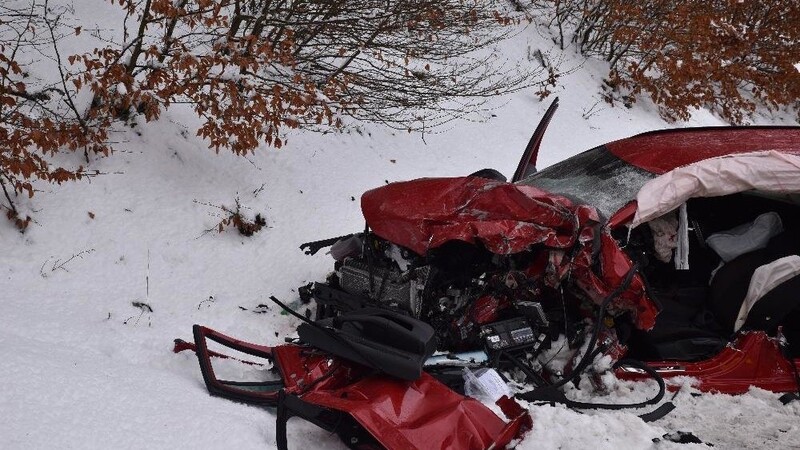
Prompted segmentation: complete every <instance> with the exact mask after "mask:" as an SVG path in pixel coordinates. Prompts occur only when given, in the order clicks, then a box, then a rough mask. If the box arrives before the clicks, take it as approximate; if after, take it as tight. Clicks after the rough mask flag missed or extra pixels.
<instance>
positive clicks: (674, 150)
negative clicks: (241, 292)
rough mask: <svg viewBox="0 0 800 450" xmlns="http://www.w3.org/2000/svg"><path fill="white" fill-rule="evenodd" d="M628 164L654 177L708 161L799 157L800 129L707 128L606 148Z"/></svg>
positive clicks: (640, 138)
mask: <svg viewBox="0 0 800 450" xmlns="http://www.w3.org/2000/svg"><path fill="white" fill-rule="evenodd" d="M605 146H606V148H608V149H609V151H610V152H611V153H613V154H614V155H615V156H617V157H618V158H620V159H622V160H624V161H625V162H627V163H629V164H631V165H634V166H636V167H639V168H642V169H644V170H647V171H648V172H652V173H655V174H659V175H660V174H662V173H665V172H669V171H670V170H672V169H675V168H677V167H681V166H685V165H687V164H692V163H695V162H697V161H702V160H704V159H708V158H714V157H717V156H725V155H730V154H735V153H747V152H758V151H767V150H778V151H781V152H784V153H791V154H795V155H800V127H796V126H792V127H790V126H785V127H783V126H752V127H704V128H679V129H671V130H659V131H650V132H647V133H642V134H639V135H636V136H633V137H629V138H625V139H620V140H618V141H614V142H610V143H608V144H606V145H605Z"/></svg>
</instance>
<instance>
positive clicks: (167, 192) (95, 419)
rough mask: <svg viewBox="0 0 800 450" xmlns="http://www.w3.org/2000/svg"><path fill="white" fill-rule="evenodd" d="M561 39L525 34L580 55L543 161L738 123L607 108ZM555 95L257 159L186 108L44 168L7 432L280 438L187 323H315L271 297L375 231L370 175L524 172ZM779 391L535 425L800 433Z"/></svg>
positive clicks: (14, 287)
mask: <svg viewBox="0 0 800 450" xmlns="http://www.w3.org/2000/svg"><path fill="white" fill-rule="evenodd" d="M549 42H550V41H549V40H548V39H547V38H546V37H543V36H540V34H539V32H538V31H536V30H535V29H534V28H529V29H527V30H526V31H525V32H523V33H522V34H521V35H520V36H518V37H517V38H516V40H515V41H514V42H512V43H509V44H508V48H507V50H509V49H512V48H513V49H516V50H517V53H519V54H520V55H522V54H524V53H525V52H524V51H519V49H526V48H527V47H528V46H530V47H532V48H543V49H545V50H548V49H549V51H551V52H553V53H552V55H551V56H553V57H559V58H563V62H562V63H561V64H562V68H563V69H567V68H571V67H575V68H576V70H574V71H573V72H571V73H570V74H568V75H565V76H564V77H562V78H561V79H560V84H559V87H558V88H556V89H555V91H556V92H555V95H557V96H559V97H560V100H561V107H560V109H559V111H558V113H557V114H556V116H555V118H554V120H553V122H552V124H551V127H550V130H549V132H548V134H547V135H546V136H545V139H544V143H543V146H542V153H541V156H540V167H542V166H546V165H549V164H552V163H554V162H556V161H559V160H561V159H563V158H566V157H568V156H571V155H573V154H575V153H578V152H579V151H582V150H585V149H588V148H591V147H593V146H595V145H597V144H601V143H603V142H608V141H611V140H614V139H617V138H622V137H625V136H629V135H633V134H636V133H639V132H642V131H646V130H651V129H657V128H665V127H671V126H697V125H718V124H721V122H720V121H719V120H717V119H716V118H714V117H713V116H712V115H711V114H710V113H708V112H705V111H698V112H697V113H696V114H695V115H694V117H693V118H692V120H691V121H690V122H688V123H680V124H667V123H665V122H663V121H662V120H661V119H660V118H659V117H658V115H657V114H656V113H655V109H654V108H653V107H651V106H648V104H647V103H646V102H643V103H642V104H637V105H636V107H635V108H634V109H630V110H628V109H624V108H608V107H606V106H605V105H604V104H602V102H600V103H598V99H599V95H598V88H599V83H600V80H601V78H602V76H603V74H604V71H603V66H602V64H599V63H591V62H590V63H584V64H583V65H582V66H579V63H578V61H579V60H578V58H576V57H575V56H574V55H573V54H572V53H571V51H569V50H568V51H567V52H566V53H563V54H561V53H558V52H556V50H554V49H552V48H551V46H550V44H549ZM509 53H510V54H513V53H514V52H512V51H510V50H509ZM548 104H549V99H548V100H545V101H544V102H539V101H538V100H537V99H536V98H535V96H534V95H533V92H532V90H529V91H526V92H520V93H519V94H517V95H514V96H512V97H509V98H502V99H497V101H495V103H494V106H495V109H493V110H492V111H490V112H487V113H484V114H482V115H475V116H474V117H473V118H472V120H471V121H466V120H465V121H459V122H454V123H451V124H450V125H448V126H447V127H446V128H443V129H439V130H434V132H432V133H428V134H426V135H425V136H424V140H423V136H420V135H419V134H407V133H403V132H395V131H391V130H386V129H381V128H379V127H374V126H361V127H359V128H358V131H356V130H350V131H349V132H345V133H341V134H325V135H323V134H307V133H293V134H292V135H290V136H289V140H288V143H287V145H286V146H285V147H284V148H283V149H281V150H275V149H271V148H263V149H260V150H259V151H257V152H256V154H255V155H252V156H248V157H247V158H242V157H236V156H234V155H232V154H228V153H226V152H224V151H223V152H222V153H220V154H219V155H217V154H215V153H214V152H213V151H212V150H209V149H207V148H206V144H204V143H203V142H202V141H200V140H199V139H197V138H196V137H194V128H193V124H194V122H193V121H194V120H195V119H193V118H192V117H191V114H189V113H187V111H182V110H180V109H178V108H174V109H172V110H170V111H169V113H167V114H165V115H164V116H163V117H162V119H161V120H160V121H159V122H157V123H151V124H147V125H144V126H141V127H138V128H136V129H120V131H119V133H117V135H115V136H114V138H115V139H116V140H118V141H119V143H118V144H116V145H115V146H114V148H115V152H114V154H112V155H111V156H110V157H108V158H98V159H93V160H92V162H91V165H90V169H93V170H94V169H97V170H99V171H100V172H102V173H104V175H100V176H97V177H93V178H90V179H87V180H86V181H82V182H78V183H72V184H65V185H63V186H50V185H39V186H37V187H38V188H39V189H41V190H42V192H38V193H37V195H36V196H35V197H34V198H33V199H32V203H30V204H26V202H27V200H24V199H20V200H18V201H19V202H20V205H19V206H21V207H22V208H34V209H35V213H34V214H33V216H34V219H35V220H36V223H35V224H32V225H31V227H30V228H29V230H28V231H27V232H26V233H25V234H20V233H18V232H16V231H15V230H14V229H13V228H12V226H11V224H10V223H6V222H3V221H0V277H2V280H3V281H2V285H1V286H2V289H0V361H2V368H1V369H0V383H2V386H3V387H2V389H0V417H2V420H0V448H5V449H17V448H53V447H59V448H80V449H85V448H96V449H101V448H102V449H106V448H165V449H167V448H169V449H177V448H238V449H249V448H253V449H255V448H272V447H274V445H275V436H274V421H275V416H274V412H273V411H270V410H266V409H260V408H255V407H251V406H246V405H242V404H237V403H234V402H230V401H227V400H222V399H217V398H212V397H210V396H209V395H208V394H207V392H206V389H205V386H204V385H203V381H202V378H201V376H200V371H199V369H198V366H197V361H196V358H195V357H194V355H193V354H179V355H176V354H173V353H172V351H171V350H172V340H173V339H174V338H176V337H182V338H184V339H187V340H188V339H189V338H190V337H191V326H192V324H195V323H200V324H204V325H207V326H210V327H212V328H215V329H217V330H219V331H222V332H225V333H227V334H230V335H234V336H236V337H238V338H241V339H244V340H249V341H253V342H259V343H266V344H277V343H281V342H282V341H283V339H284V337H286V336H291V335H292V334H293V330H294V328H295V326H296V322H295V321H294V320H293V319H290V318H289V317H288V316H286V315H282V314H280V313H279V312H278V311H277V308H276V307H274V306H271V305H270V306H269V310H268V311H267V312H266V313H258V312H255V311H254V310H262V309H263V308H258V305H260V304H269V303H270V302H269V301H268V300H267V299H268V297H269V296H270V295H275V296H277V297H278V298H280V299H283V300H285V301H287V302H290V303H291V302H293V301H296V299H297V293H296V288H297V287H298V286H300V285H303V284H305V283H307V282H309V281H314V280H321V279H323V278H324V276H325V274H326V273H327V271H328V270H330V268H331V260H330V258H329V257H328V256H326V255H324V254H323V253H324V252H320V253H319V254H317V255H316V256H313V257H311V256H305V255H303V253H302V252H301V251H300V250H299V249H298V246H299V245H300V244H301V243H303V242H307V241H312V240H317V239H322V238H327V237H331V236H338V235H342V234H347V233H350V232H353V231H356V230H360V229H361V228H362V227H363V222H362V217H361V213H360V210H359V197H360V195H361V193H362V192H363V191H365V190H367V189H370V188H372V187H375V186H379V185H382V184H384V183H387V182H393V181H398V180H406V179H411V178H418V177H424V176H455V175H464V174H468V173H470V172H473V171H475V170H477V169H481V168H484V167H493V168H496V169H498V170H500V171H501V172H503V173H505V174H509V175H510V174H511V173H512V172H513V169H514V168H515V166H516V163H517V160H518V158H519V155H520V153H521V151H522V150H523V149H524V147H525V144H526V143H527V140H528V138H529V137H530V134H531V132H532V130H533V128H534V127H535V125H536V123H537V122H538V119H539V117H541V115H542V114H543V112H544V110H545V109H546V108H547V106H548ZM764 120H765V122H769V121H775V120H777V119H774V118H773V119H764ZM777 123H783V122H777ZM80 157H82V155H80V154H75V155H65V156H63V158H65V159H66V160H70V159H72V160H74V161H78V159H79V158H80ZM236 199H238V201H239V202H240V204H241V205H242V207H243V211H244V212H245V214H248V215H255V214H256V213H261V214H262V215H263V216H264V217H265V218H266V221H267V228H266V229H264V230H262V231H260V232H259V233H257V234H255V235H254V236H253V237H249V238H248V237H243V236H240V235H239V234H238V233H237V232H235V231H225V232H223V233H221V234H220V233H217V232H216V231H215V230H213V229H214V228H215V226H216V225H217V224H218V222H219V221H220V220H221V218H222V211H221V209H220V208H219V207H220V206H223V205H224V206H226V207H233V206H234V203H235V201H236ZM209 229H211V230H212V231H210V232H206V230H209ZM136 302H140V303H145V304H147V305H149V306H150V307H151V309H152V311H147V310H146V309H143V308H141V307H136V306H134V303H136ZM653 389H655V387H654V386H650V385H647V384H638V385H632V384H631V383H619V385H618V389H616V390H615V393H614V394H613V395H615V396H617V397H625V398H627V397H640V398H644V397H645V396H647V395H648V394H651V393H652V390H653ZM777 397H778V396H777V395H776V394H772V393H769V392H765V391H761V390H753V391H751V392H750V393H749V394H747V395H742V396H737V397H733V396H726V395H702V396H692V395H691V389H690V388H688V387H687V388H685V389H684V390H682V391H681V392H680V393H679V394H678V395H677V397H676V398H675V400H674V402H675V403H676V405H677V409H676V410H675V411H674V412H673V413H672V414H670V415H669V416H667V417H666V418H664V419H662V420H660V421H657V422H655V423H652V424H645V423H643V422H642V421H641V420H639V419H638V418H637V417H636V416H635V415H634V413H633V412H630V411H624V412H593V411H589V412H586V413H585V414H581V413H577V412H573V411H570V410H567V409H565V408H561V407H548V406H542V407H532V409H531V414H532V416H533V420H534V429H533V430H532V431H531V432H530V433H529V434H528V435H527V437H526V438H525V440H524V441H523V442H522V444H521V445H520V448H523V449H527V448H529V449H539V448H609V449H611V448H614V449H619V448H636V449H639V448H659V449H661V448H690V447H692V445H679V444H675V443H669V442H663V441H661V442H653V439H654V438H659V437H661V436H662V435H664V434H665V433H668V432H672V431H676V430H680V431H690V432H693V433H694V434H695V435H697V436H698V437H699V438H700V439H702V440H703V441H705V442H708V443H712V444H714V446H715V447H717V448H764V447H773V448H800V444H798V442H800V421H798V417H800V405H798V404H796V403H795V404H792V405H789V406H783V405H781V404H780V402H779V401H778V400H777ZM289 433H290V437H289V441H290V447H291V448H343V445H342V444H341V443H340V442H339V441H338V440H337V438H336V437H335V436H331V435H328V434H327V433H325V432H323V431H321V430H319V429H317V428H315V427H313V426H311V425H309V424H306V423H303V422H300V421H294V422H290V428H289ZM694 446H695V447H696V448H706V446H705V445H702V444H695V445H694Z"/></svg>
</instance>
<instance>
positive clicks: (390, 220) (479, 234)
mask: <svg viewBox="0 0 800 450" xmlns="http://www.w3.org/2000/svg"><path fill="white" fill-rule="evenodd" d="M361 208H362V212H363V214H364V218H365V219H366V221H367V224H368V225H369V226H370V228H371V229H372V231H373V232H374V233H375V234H376V235H378V236H380V237H382V238H383V239H386V240H388V241H390V242H393V243H395V244H397V245H400V246H403V247H406V248H408V249H411V250H413V251H414V252H416V253H418V254H420V255H425V254H427V253H428V251H430V250H433V249H435V248H437V247H439V246H441V245H443V244H444V243H446V242H449V241H453V240H457V241H464V242H469V243H472V244H477V243H480V244H482V245H483V246H484V247H485V248H486V249H487V250H489V251H490V252H492V253H495V254H499V255H510V254H514V253H519V252H523V251H527V250H530V249H531V248H532V247H533V246H535V245H537V244H538V245H541V246H543V248H544V249H546V250H547V252H548V255H547V258H548V267H547V269H546V272H547V273H548V275H549V276H550V277H551V278H550V282H549V284H551V285H552V286H557V285H558V284H560V282H561V281H562V280H564V279H566V278H567V277H568V276H569V278H570V280H571V282H574V283H575V286H577V288H578V289H579V290H581V291H583V293H584V294H585V296H586V297H588V298H590V299H591V300H593V301H594V302H596V303H600V302H602V301H603V299H604V298H606V297H607V296H608V295H609V294H611V292H613V291H614V289H616V288H617V287H619V286H620V285H621V283H622V280H623V279H624V278H625V275H626V274H627V273H628V272H629V271H630V270H631V268H632V267H633V263H632V262H631V260H630V259H629V258H628V256H627V255H626V254H625V252H623V251H622V249H620V248H619V246H618V245H617V242H616V241H615V240H614V239H613V238H612V237H611V235H610V234H609V232H608V230H607V229H605V228H603V227H602V226H601V223H600V219H599V215H598V214H597V211H596V210H595V209H594V208H592V207H589V206H586V205H575V204H573V203H572V202H571V201H570V200H568V199H567V198H565V197H561V196H558V195H555V194H551V193H548V192H545V191H543V190H541V189H537V188H535V187H532V186H521V185H516V184H512V183H506V182H501V181H494V180H488V179H484V178H478V177H459V178H422V179H418V180H412V181H405V182H399V183H392V184H389V185H387V186H383V187H380V188H377V189H373V190H370V191H367V192H366V193H364V195H363V196H362V198H361ZM611 307H612V309H616V310H617V311H618V312H620V313H621V312H629V313H631V316H632V318H633V322H634V325H635V326H637V327H638V328H641V329H650V328H652V326H653V324H654V323H655V316H656V314H657V313H658V309H659V308H658V306H657V304H656V303H655V302H653V301H652V300H651V299H650V298H649V297H648V296H647V295H646V293H645V288H644V281H643V280H642V278H641V277H640V276H639V275H638V274H637V275H636V276H635V277H634V279H633V282H632V283H631V284H630V285H629V286H628V288H627V289H625V290H624V291H623V292H622V293H621V294H620V295H619V297H618V298H616V299H615V300H614V301H613V302H612V304H611Z"/></svg>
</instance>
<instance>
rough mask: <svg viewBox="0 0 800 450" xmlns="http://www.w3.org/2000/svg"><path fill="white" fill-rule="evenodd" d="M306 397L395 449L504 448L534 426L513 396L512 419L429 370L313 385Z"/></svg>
mask: <svg viewBox="0 0 800 450" xmlns="http://www.w3.org/2000/svg"><path fill="white" fill-rule="evenodd" d="M302 400H303V401H305V402H308V403H312V404H314V405H318V406H322V407H326V408H330V409H335V410H337V411H343V412H346V413H348V414H350V415H351V416H352V417H353V418H354V419H355V420H356V421H357V422H358V423H359V424H361V426H363V427H364V429H366V430H367V431H369V433H370V434H371V435H372V436H373V437H375V438H376V439H377V440H378V441H379V442H380V443H381V444H382V445H383V446H384V447H386V448H390V449H432V450H434V449H443V450H444V449H464V450H467V449H475V450H477V449H487V448H497V449H502V448H505V447H506V446H507V445H508V444H509V442H510V441H511V440H513V439H517V438H519V437H521V434H522V433H523V432H524V431H526V430H528V429H530V427H531V418H530V415H529V413H528V411H527V410H524V409H522V408H519V407H518V405H517V404H516V402H514V401H513V400H510V399H508V398H506V399H505V400H503V401H501V402H500V403H499V405H500V406H501V408H502V409H503V412H504V414H506V415H507V416H510V417H509V418H510V419H511V421H510V422H508V423H506V422H505V421H503V420H502V419H500V418H499V417H498V416H496V415H495V414H494V413H493V412H492V411H491V410H489V409H488V408H487V407H486V406H484V405H483V404H482V403H481V402H479V401H477V400H475V399H472V398H469V397H464V396H462V395H459V394H457V393H456V392H454V391H452V390H451V389H450V388H448V387H447V386H445V385H443V384H442V383H440V382H439V381H438V380H436V379H435V378H433V377H432V376H430V375H428V374H427V373H423V374H422V376H421V377H420V378H419V379H417V380H415V381H403V380H399V379H397V378H392V377H388V376H386V375H372V376H368V377H365V378H362V379H359V380H356V381H353V382H352V383H350V384H347V385H345V386H342V387H341V388H338V389H316V388H315V389H312V390H311V391H309V392H307V393H306V394H304V395H303V396H302ZM501 400H502V399H501ZM514 405H517V407H515V406H514Z"/></svg>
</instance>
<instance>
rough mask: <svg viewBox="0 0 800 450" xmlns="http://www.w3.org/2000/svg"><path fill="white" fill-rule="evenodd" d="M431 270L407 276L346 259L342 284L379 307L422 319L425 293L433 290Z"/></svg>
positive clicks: (423, 268)
mask: <svg viewBox="0 0 800 450" xmlns="http://www.w3.org/2000/svg"><path fill="white" fill-rule="evenodd" d="M430 272H431V268H430V266H423V267H420V268H417V269H413V270H411V271H409V272H406V273H401V272H400V271H399V270H396V269H392V268H377V267H373V268H372V271H370V267H369V264H368V263H367V262H365V261H361V260H358V259H355V258H345V260H344V262H343V264H342V266H341V267H340V268H339V284H340V285H341V287H342V289H344V290H345V291H346V292H348V293H350V294H354V295H361V296H364V297H367V298H369V299H371V300H373V301H374V302H376V303H378V304H379V305H383V306H389V307H391V308H394V309H399V310H401V311H405V312H406V313H408V314H411V315H412V316H413V317H414V318H417V319H418V318H420V316H421V315H422V303H423V298H424V294H425V291H426V289H428V288H430V286H429V285H428V281H429V279H430Z"/></svg>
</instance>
